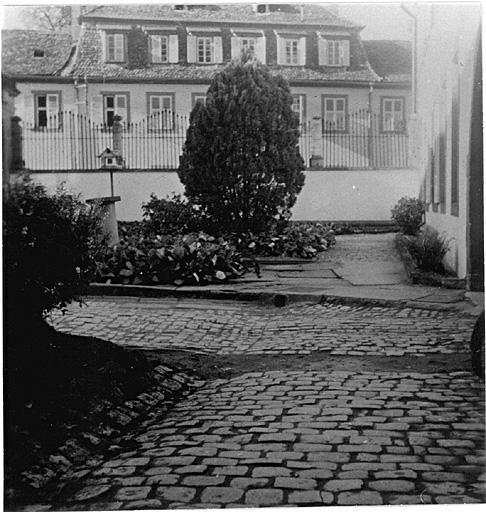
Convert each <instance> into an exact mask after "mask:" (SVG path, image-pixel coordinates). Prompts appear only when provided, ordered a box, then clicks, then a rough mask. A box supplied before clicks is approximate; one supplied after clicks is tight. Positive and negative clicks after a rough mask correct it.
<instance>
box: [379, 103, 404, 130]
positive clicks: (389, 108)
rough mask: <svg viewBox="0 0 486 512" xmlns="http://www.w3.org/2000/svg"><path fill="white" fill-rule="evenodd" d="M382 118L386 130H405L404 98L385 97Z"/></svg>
mask: <svg viewBox="0 0 486 512" xmlns="http://www.w3.org/2000/svg"><path fill="white" fill-rule="evenodd" d="M382 118H383V131H384V132H399V131H403V129H404V127H405V126H404V116H403V98H383V100H382Z"/></svg>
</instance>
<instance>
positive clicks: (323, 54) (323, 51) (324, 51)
mask: <svg viewBox="0 0 486 512" xmlns="http://www.w3.org/2000/svg"><path fill="white" fill-rule="evenodd" d="M318 41H319V66H327V65H328V64H329V56H328V46H327V39H323V38H322V37H319V39H318Z"/></svg>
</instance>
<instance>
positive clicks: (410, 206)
mask: <svg viewBox="0 0 486 512" xmlns="http://www.w3.org/2000/svg"><path fill="white" fill-rule="evenodd" d="M391 215H392V219H393V220H394V221H395V222H396V223H397V224H398V225H399V226H400V228H401V229H402V231H403V233H404V234H405V235H416V234H417V233H418V231H419V229H420V227H421V226H422V225H423V224H424V215H425V203H424V202H423V201H422V200H421V199H418V198H415V197H402V198H401V199H400V200H399V201H398V203H397V204H396V205H395V206H394V207H393V209H392V211H391Z"/></svg>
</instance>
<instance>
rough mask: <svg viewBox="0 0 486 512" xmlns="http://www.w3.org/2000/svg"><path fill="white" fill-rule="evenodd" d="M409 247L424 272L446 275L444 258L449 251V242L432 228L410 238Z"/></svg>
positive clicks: (426, 227)
mask: <svg viewBox="0 0 486 512" xmlns="http://www.w3.org/2000/svg"><path fill="white" fill-rule="evenodd" d="M406 240H407V246H408V251H409V252H410V255H411V256H412V258H413V260H414V261H415V264H416V265H417V267H418V268H419V269H420V270H423V271H424V272H436V273H437V274H445V273H446V269H445V267H444V263H443V260H444V256H445V255H446V254H447V251H448V250H449V241H448V240H447V239H446V238H445V237H444V236H443V235H440V234H439V232H438V231H437V230H435V229H433V228H431V227H430V226H425V228H424V229H423V230H422V231H421V232H420V233H419V234H418V235H417V236H416V237H408V238H407V239H406Z"/></svg>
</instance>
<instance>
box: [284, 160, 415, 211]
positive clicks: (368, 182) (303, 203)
mask: <svg viewBox="0 0 486 512" xmlns="http://www.w3.org/2000/svg"><path fill="white" fill-rule="evenodd" d="M420 180H421V176H420V173H419V172H417V171H415V170H409V169H400V170H379V171H376V170H356V171H327V170H326V171H324V170H322V171H314V170H309V171H306V179H305V185H304V188H303V190H302V192H301V193H300V195H299V197H298V199H297V202H296V204H295V206H294V208H293V217H292V218H293V219H294V220H329V221H337V220H345V221H354V220H367V221H376V220H391V214H390V210H391V209H392V208H393V206H394V205H395V204H396V203H397V201H398V200H399V199H400V198H401V197H403V196H411V197H417V196H418V193H419V189H420Z"/></svg>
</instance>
